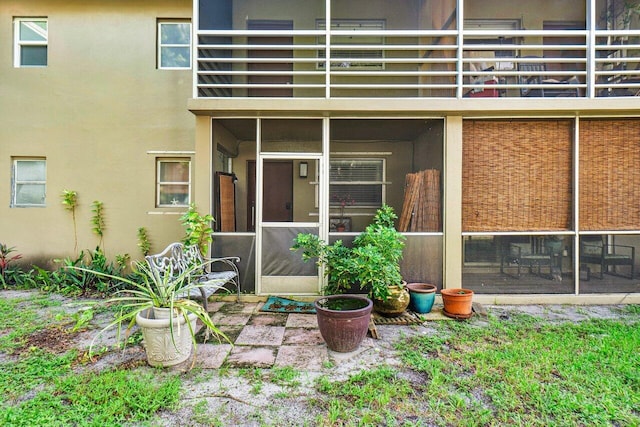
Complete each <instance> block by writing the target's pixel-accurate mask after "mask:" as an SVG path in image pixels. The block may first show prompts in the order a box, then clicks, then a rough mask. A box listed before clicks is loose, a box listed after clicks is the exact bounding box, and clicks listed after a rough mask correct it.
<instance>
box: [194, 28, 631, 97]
mask: <svg viewBox="0 0 640 427" xmlns="http://www.w3.org/2000/svg"><path fill="white" fill-rule="evenodd" d="M196 52H197V57H196V62H197V63H196V67H195V68H196V71H195V72H196V79H195V81H196V87H195V97H197V98H219V97H295V98H352V97H384V98H423V97H427V98H467V97H468V98H474V97H521V98H539V97H580V98H585V97H586V98H597V97H610V96H635V95H636V94H638V93H639V92H640V31H635V30H630V31H600V30H591V31H590V30H562V31H543V30H514V31H500V32H496V31H486V30H477V31H451V30H450V31H404V30H401V31H398V30H396V31H391V30H381V31H357V32H354V31H337V30H331V31H326V30H292V31H282V30H275V31H274V30H272V31H263V30H219V31H218V30H215V31H211V30H209V31H198V32H197V46H196Z"/></svg>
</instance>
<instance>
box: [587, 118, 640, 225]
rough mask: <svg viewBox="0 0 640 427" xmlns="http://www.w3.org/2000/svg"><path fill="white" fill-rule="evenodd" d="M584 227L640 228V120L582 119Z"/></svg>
mask: <svg viewBox="0 0 640 427" xmlns="http://www.w3.org/2000/svg"><path fill="white" fill-rule="evenodd" d="M579 224H580V229H581V230H585V231H590V230H638V229H640V120H580V212H579Z"/></svg>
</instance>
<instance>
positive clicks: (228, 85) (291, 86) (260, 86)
mask: <svg viewBox="0 0 640 427" xmlns="http://www.w3.org/2000/svg"><path fill="white" fill-rule="evenodd" d="M198 87H199V88H208V89H214V88H254V89H267V88H273V89H276V88H277V89H295V88H305V89H308V88H311V89H314V88H316V89H320V88H324V87H325V85H324V84H301V83H291V84H283V83H272V84H269V83H264V84H260V83H255V84H250V83H198Z"/></svg>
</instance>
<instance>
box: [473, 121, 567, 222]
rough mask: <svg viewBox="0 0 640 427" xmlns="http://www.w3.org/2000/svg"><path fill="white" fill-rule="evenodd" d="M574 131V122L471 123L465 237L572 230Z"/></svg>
mask: <svg viewBox="0 0 640 427" xmlns="http://www.w3.org/2000/svg"><path fill="white" fill-rule="evenodd" d="M572 129H573V127H572V122H571V121H569V120H510V121H503V120H465V121H464V125H463V149H462V156H463V157H462V229H463V231H486V232H491V231H553V230H568V229H569V228H570V225H571V200H572V194H571V190H572V185H571V181H572V179H571V163H572V140H573V137H572V133H573V132H572Z"/></svg>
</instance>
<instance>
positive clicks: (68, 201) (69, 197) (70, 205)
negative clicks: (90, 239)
mask: <svg viewBox="0 0 640 427" xmlns="http://www.w3.org/2000/svg"><path fill="white" fill-rule="evenodd" d="M61 197H62V205H63V206H64V208H65V209H66V210H68V211H69V212H71V218H72V219H73V251H74V252H77V251H78V227H77V223H76V206H77V205H78V193H77V192H76V191H73V190H63V191H62V195H61Z"/></svg>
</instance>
